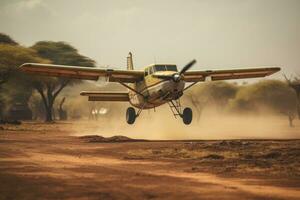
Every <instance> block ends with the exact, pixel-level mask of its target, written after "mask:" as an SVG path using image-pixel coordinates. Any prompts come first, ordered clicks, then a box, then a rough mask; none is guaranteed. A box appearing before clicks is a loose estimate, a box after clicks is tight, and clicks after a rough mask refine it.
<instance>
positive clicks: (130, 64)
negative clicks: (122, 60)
mask: <svg viewBox="0 0 300 200" xmlns="http://www.w3.org/2000/svg"><path fill="white" fill-rule="evenodd" d="M127 69H128V70H133V62H132V53H131V52H129V54H128V56H127Z"/></svg>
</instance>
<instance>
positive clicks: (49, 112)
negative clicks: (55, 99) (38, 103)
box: [45, 106, 53, 122]
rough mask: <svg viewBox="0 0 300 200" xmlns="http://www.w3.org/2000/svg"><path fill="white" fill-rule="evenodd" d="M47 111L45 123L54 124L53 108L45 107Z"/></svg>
mask: <svg viewBox="0 0 300 200" xmlns="http://www.w3.org/2000/svg"><path fill="white" fill-rule="evenodd" d="M45 110H46V119H45V121H46V122H52V121H53V118H52V108H50V107H46V106H45Z"/></svg>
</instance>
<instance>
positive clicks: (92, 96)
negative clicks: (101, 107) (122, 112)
mask: <svg viewBox="0 0 300 200" xmlns="http://www.w3.org/2000/svg"><path fill="white" fill-rule="evenodd" d="M80 95H82V96H88V97H89V101H129V96H128V92H98V91H83V92H81V93H80Z"/></svg>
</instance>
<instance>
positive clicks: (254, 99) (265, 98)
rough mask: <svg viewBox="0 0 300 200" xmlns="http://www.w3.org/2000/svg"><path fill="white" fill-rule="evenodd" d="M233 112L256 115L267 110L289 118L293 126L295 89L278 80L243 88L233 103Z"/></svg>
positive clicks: (265, 81) (295, 99) (295, 102)
mask: <svg viewBox="0 0 300 200" xmlns="http://www.w3.org/2000/svg"><path fill="white" fill-rule="evenodd" d="M230 106H231V109H232V110H233V111H239V112H245V113H256V112H258V111H261V112H263V113H264V112H265V111H266V109H268V110H272V111H274V112H277V113H281V114H283V115H285V116H287V117H288V120H289V124H290V126H291V127H292V126H293V120H294V118H295V116H296V106H297V97H296V95H295V92H294V91H293V89H291V88H290V87H289V86H288V85H287V84H286V83H284V82H282V81H278V80H264V81H260V82H258V83H255V84H251V85H248V86H245V87H243V88H241V89H240V90H239V91H238V92H237V94H236V97H235V98H234V99H233V100H232V101H231V104H230Z"/></svg>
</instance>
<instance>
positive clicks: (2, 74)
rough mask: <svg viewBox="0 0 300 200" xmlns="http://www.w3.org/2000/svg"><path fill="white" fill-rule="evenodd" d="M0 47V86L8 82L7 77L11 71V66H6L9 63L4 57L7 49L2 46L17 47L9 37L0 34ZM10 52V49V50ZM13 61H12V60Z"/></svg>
mask: <svg viewBox="0 0 300 200" xmlns="http://www.w3.org/2000/svg"><path fill="white" fill-rule="evenodd" d="M0 45H2V46H1V52H2V53H3V55H2V54H1V60H0V85H2V84H3V83H5V82H7V81H8V78H9V75H10V74H11V72H12V71H13V68H12V66H8V65H7V64H8V63H9V62H11V61H9V60H8V59H7V57H6V56H7V55H5V54H6V53H5V51H6V52H7V51H9V49H7V48H5V47H6V46H3V45H18V43H17V42H16V41H14V40H13V39H12V38H11V37H10V36H8V35H6V34H4V33H0ZM10 50H11V49H10ZM12 61H14V60H12Z"/></svg>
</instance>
